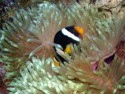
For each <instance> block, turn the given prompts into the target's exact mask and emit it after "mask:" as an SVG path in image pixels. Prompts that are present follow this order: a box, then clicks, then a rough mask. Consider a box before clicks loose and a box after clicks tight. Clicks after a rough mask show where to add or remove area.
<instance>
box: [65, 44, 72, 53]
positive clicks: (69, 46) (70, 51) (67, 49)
mask: <svg viewBox="0 0 125 94" xmlns="http://www.w3.org/2000/svg"><path fill="white" fill-rule="evenodd" d="M65 53H67V54H69V55H71V54H72V48H71V45H67V46H66V49H65Z"/></svg>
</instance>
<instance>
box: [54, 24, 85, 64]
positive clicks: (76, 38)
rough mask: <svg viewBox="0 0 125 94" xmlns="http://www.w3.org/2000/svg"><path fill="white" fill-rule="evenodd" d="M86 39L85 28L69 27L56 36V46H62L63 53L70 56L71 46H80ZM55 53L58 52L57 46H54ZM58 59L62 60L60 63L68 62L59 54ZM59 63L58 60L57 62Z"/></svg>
mask: <svg viewBox="0 0 125 94" xmlns="http://www.w3.org/2000/svg"><path fill="white" fill-rule="evenodd" d="M83 37H84V30H83V28H81V27H79V26H69V27H65V28H62V29H61V30H60V31H58V32H57V33H56V34H55V36H54V44H58V45H60V46H61V47H62V48H63V49H61V50H62V52H64V53H67V54H68V55H71V54H72V50H71V45H70V44H76V45H78V44H79V43H80V41H81V39H83ZM54 50H55V52H57V48H56V46H54ZM57 57H58V58H59V59H60V61H61V62H62V63H63V62H64V61H66V60H65V59H64V58H63V57H61V56H60V55H59V54H58V53H57ZM57 61H58V60H57Z"/></svg>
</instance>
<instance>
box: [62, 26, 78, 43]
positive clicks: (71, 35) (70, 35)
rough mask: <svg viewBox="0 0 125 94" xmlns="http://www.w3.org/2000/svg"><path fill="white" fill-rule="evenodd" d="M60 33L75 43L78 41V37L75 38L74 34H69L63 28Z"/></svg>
mask: <svg viewBox="0 0 125 94" xmlns="http://www.w3.org/2000/svg"><path fill="white" fill-rule="evenodd" d="M62 33H63V34H64V35H65V36H68V37H69V38H71V39H73V40H75V41H80V39H79V37H76V36H75V35H74V34H72V33H70V32H69V31H68V30H66V29H65V28H63V29H62Z"/></svg>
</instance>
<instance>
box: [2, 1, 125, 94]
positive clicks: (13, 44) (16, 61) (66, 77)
mask: <svg viewBox="0 0 125 94" xmlns="http://www.w3.org/2000/svg"><path fill="white" fill-rule="evenodd" d="M13 19H14V20H13V22H8V23H6V26H5V28H4V29H3V30H1V33H2V37H1V41H0V45H1V52H0V56H1V61H2V62H4V63H5V64H6V66H5V68H6V70H7V74H6V79H10V80H11V81H12V82H10V83H9V84H8V86H10V88H9V90H10V93H12V94H13V93H26V94H31V93H34V94H44V93H47V94H48V93H50V94H61V93H62V94H63V93H64V94H76V93H78V94H79V93H92V94H99V93H108V94H112V93H114V94H118V93H124V92H125V88H124V83H125V79H124V76H125V73H124V66H125V61H124V60H123V61H122V60H121V59H120V58H119V56H120V55H119V54H118V53H117V52H118V51H119V50H118V49H119V48H118V46H117V45H118V43H119V41H121V40H122V38H123V37H124V35H125V34H124V30H123V27H124V25H125V16H123V17H122V18H118V17H117V15H116V14H115V13H114V14H113V15H112V17H108V15H105V14H104V12H99V11H98V9H97V8H95V7H93V6H91V5H89V4H84V5H79V4H78V3H76V2H74V3H72V4H71V5H69V6H68V7H67V6H65V5H63V4H57V5H55V4H53V3H49V2H44V3H42V4H39V5H38V7H31V8H28V9H26V10H24V9H20V10H19V11H16V12H15V14H14V17H13ZM72 25H76V26H81V27H82V28H83V29H84V31H85V37H84V38H83V40H82V41H81V42H80V45H79V46H76V45H72V49H73V50H72V51H73V54H72V56H68V55H67V54H63V55H61V56H63V57H65V59H67V60H68V62H64V65H63V64H60V66H59V67H55V66H54V67H53V66H52V64H53V63H54V61H53V58H54V57H55V56H56V55H55V54H56V52H55V51H54V49H53V46H57V45H56V44H54V43H53V38H54V35H55V34H56V32H57V31H59V30H61V29H62V28H64V27H67V26H72ZM119 47H121V46H119ZM115 53H116V54H115ZM112 54H115V56H114V58H113V60H111V61H110V63H111V64H110V65H107V64H106V63H105V59H106V58H108V57H109V56H110V55H112ZM40 58H42V59H40ZM93 62H94V63H96V62H98V68H96V69H93ZM59 63H60V62H59ZM14 77H15V78H14ZM103 83H106V84H103Z"/></svg>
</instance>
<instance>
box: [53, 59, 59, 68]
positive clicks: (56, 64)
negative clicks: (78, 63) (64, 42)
mask: <svg viewBox="0 0 125 94" xmlns="http://www.w3.org/2000/svg"><path fill="white" fill-rule="evenodd" d="M54 66H56V67H58V66H60V64H59V62H58V61H57V60H56V59H55V58H54Z"/></svg>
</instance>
